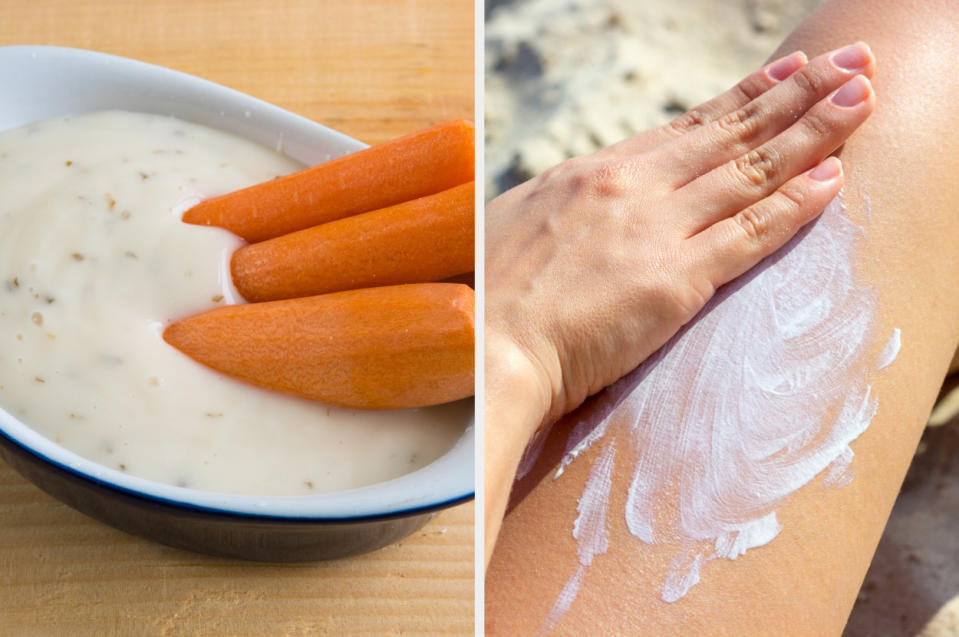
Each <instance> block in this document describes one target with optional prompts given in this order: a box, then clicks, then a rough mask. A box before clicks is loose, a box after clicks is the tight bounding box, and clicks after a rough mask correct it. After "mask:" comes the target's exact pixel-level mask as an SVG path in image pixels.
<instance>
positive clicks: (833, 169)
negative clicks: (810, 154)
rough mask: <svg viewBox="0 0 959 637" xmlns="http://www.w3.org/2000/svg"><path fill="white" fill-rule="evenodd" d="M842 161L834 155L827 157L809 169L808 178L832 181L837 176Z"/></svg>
mask: <svg viewBox="0 0 959 637" xmlns="http://www.w3.org/2000/svg"><path fill="white" fill-rule="evenodd" d="M841 170H842V162H840V161H839V159H838V158H836V157H827V158H826V159H824V160H823V161H822V162H821V163H820V164H819V165H818V166H816V167H815V168H813V169H812V170H810V171H809V178H810V179H815V180H816V181H832V180H833V179H835V178H836V177H838V176H839V173H840V171H841Z"/></svg>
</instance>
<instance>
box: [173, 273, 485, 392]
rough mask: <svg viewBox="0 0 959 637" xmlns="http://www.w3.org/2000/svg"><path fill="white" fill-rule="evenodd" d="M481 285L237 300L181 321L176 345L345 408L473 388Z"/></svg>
mask: <svg viewBox="0 0 959 637" xmlns="http://www.w3.org/2000/svg"><path fill="white" fill-rule="evenodd" d="M473 311H474V297H473V290H472V289H470V288H469V287H467V286H465V285H458V284H455V283H421V284H413V285H397V286H389V287H379V288H366V289H362V290H350V291H347V292H337V293H334V294H325V295H321V296H311V297H304V298H299V299H288V300H284V301H272V302H268V303H253V304H250V305H231V306H227V307H221V308H217V309H215V310H211V311H209V312H205V313H203V314H198V315H196V316H193V317H190V318H187V319H184V320H182V321H179V322H177V323H174V324H172V325H170V326H169V327H167V328H166V330H165V331H164V332H163V338H164V340H166V341H167V343H169V344H170V345H172V346H174V347H176V348H177V349H179V350H180V351H181V352H183V353H184V354H186V355H187V356H190V357H191V358H193V359H194V360H196V361H198V362H200V363H203V364H204V365H207V366H209V367H212V368H213V369H215V370H217V371H219V372H223V373H224V374H229V375H231V376H234V377H236V378H239V379H242V380H245V381H248V382H250V383H253V384H255V385H259V386H261V387H265V388H267V389H274V390H278V391H282V392H288V393H292V394H296V395H299V396H302V397H304V398H309V399H312V400H318V401H322V402H325V403H330V404H333V405H340V406H343V407H355V408H360V409H392V408H402V407H423V406H427V405H436V404H439V403H444V402H449V401H452V400H457V399H459V398H465V397H467V396H471V395H472V394H473V336H474V323H473Z"/></svg>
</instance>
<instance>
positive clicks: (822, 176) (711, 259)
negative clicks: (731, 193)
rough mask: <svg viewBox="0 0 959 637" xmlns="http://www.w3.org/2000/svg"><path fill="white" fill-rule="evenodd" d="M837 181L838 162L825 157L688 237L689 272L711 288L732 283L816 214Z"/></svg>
mask: <svg viewBox="0 0 959 637" xmlns="http://www.w3.org/2000/svg"><path fill="white" fill-rule="evenodd" d="M842 181H843V175H842V164H841V163H840V161H839V159H837V158H836V157H829V158H827V159H826V160H824V161H823V162H822V163H820V164H818V165H817V166H816V167H815V168H813V169H812V170H809V171H807V172H805V173H803V174H802V175H799V176H798V177H794V178H793V179H790V180H789V181H787V182H786V183H785V184H783V186H782V187H781V188H779V190H777V191H776V192H774V193H773V194H771V195H770V196H769V197H766V198H765V199H763V200H762V201H759V202H757V203H756V204H754V205H752V206H750V207H748V208H746V209H744V210H742V211H740V212H739V213H737V214H736V215H734V216H732V217H729V218H727V219H723V220H722V221H720V222H719V223H716V224H714V225H712V226H710V227H708V228H706V229H705V230H703V231H702V232H700V233H699V234H697V235H694V236H693V237H691V238H689V239H688V240H687V241H688V242H689V243H688V246H689V248H690V253H691V254H695V255H700V256H699V260H698V261H697V263H696V264H695V265H694V266H693V268H694V272H695V273H698V274H699V275H700V276H703V277H704V278H705V279H706V280H707V281H708V282H709V283H710V284H711V285H712V287H713V289H715V288H718V287H719V286H721V285H723V284H725V283H728V282H729V281H732V280H733V279H735V278H736V277H738V276H739V275H741V274H743V273H744V272H746V271H747V270H749V269H750V268H752V267H753V266H755V265H756V264H757V263H759V262H760V261H761V260H762V259H764V258H765V257H767V256H769V255H770V254H772V253H773V252H775V251H776V250H778V249H779V248H780V247H782V246H783V245H784V244H785V243H786V242H787V241H789V239H790V238H792V236H793V235H795V234H796V232H798V231H799V229H800V228H802V227H803V226H804V225H806V224H807V223H809V222H810V221H812V220H813V219H815V218H816V217H818V216H819V214H820V213H821V212H822V211H823V210H824V209H825V208H826V205H827V204H828V203H829V202H830V201H832V199H833V198H834V197H835V196H836V195H837V194H838V193H839V189H840V187H841V186H842Z"/></svg>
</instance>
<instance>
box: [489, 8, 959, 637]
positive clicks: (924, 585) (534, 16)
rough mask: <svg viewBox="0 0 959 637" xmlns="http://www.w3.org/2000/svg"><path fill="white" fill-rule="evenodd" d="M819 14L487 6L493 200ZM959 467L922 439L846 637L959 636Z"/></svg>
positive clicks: (729, 80)
mask: <svg viewBox="0 0 959 637" xmlns="http://www.w3.org/2000/svg"><path fill="white" fill-rule="evenodd" d="M818 4H819V0H605V1H603V0H512V1H510V0H498V1H497V0H492V1H489V2H487V5H486V6H487V25H486V92H485V100H486V139H487V144H486V194H487V198H492V197H493V196H495V195H496V194H497V193H499V192H501V191H503V190H505V189H507V188H509V187H512V186H513V185H515V184H517V183H521V182H522V181H525V180H526V179H529V178H530V177H532V176H534V175H536V174H539V173H540V172H542V171H543V170H545V169H547V168H549V167H550V166H553V165H554V164H557V163H559V162H561V161H563V160H564V159H566V158H568V157H573V156H576V155H582V154H586V153H589V152H592V151H594V150H597V149H599V148H601V147H603V146H607V145H609V144H611V143H613V142H615V141H618V140H620V139H622V138H623V137H626V136H628V135H631V134H634V133H638V132H641V131H643V130H646V129H648V128H651V127H654V126H658V125H660V124H663V123H665V122H667V121H669V120H670V119H672V118H673V117H675V116H676V115H677V114H679V113H681V112H683V111H685V110H687V109H688V108H690V107H692V106H695V105H696V104H698V103H700V102H703V101H705V100H706V99H708V98H710V97H712V96H714V95H715V94H717V93H719V92H721V91H723V90H725V89H726V88H728V87H730V86H732V85H733V84H734V83H735V82H736V81H737V80H738V79H740V78H741V77H743V76H744V75H746V74H747V73H749V72H750V71H752V70H754V69H755V68H758V67H759V66H760V65H761V64H762V63H763V62H764V61H765V60H766V58H767V57H768V56H769V55H770V54H771V53H772V51H773V50H774V49H775V48H776V47H777V46H778V44H779V43H780V42H781V41H782V39H783V38H784V37H785V36H786V35H787V34H788V33H789V31H791V30H792V29H793V28H794V27H795V25H796V24H798V23H799V21H800V20H801V19H802V18H803V17H804V16H805V15H806V14H808V13H809V11H811V10H812V9H813V8H814V7H816V6H817V5H818ZM946 420H948V418H947V419H946ZM957 454H959V425H957V424H956V423H955V421H954V420H953V421H951V424H946V425H944V426H942V427H936V428H930V429H929V430H927V432H926V434H925V436H924V438H923V445H921V446H920V451H919V453H917V457H916V460H915V462H914V465H913V467H912V468H911V469H910V474H909V477H908V478H907V480H906V484H905V485H904V488H903V491H902V493H901V494H900V497H899V500H898V501H897V503H896V506H895V509H894V511H893V515H892V517H891V519H890V522H889V524H888V526H887V528H886V531H885V534H884V536H883V539H882V541H881V542H880V545H879V549H878V551H877V553H876V556H875V558H874V560H873V564H872V566H871V568H870V570H869V573H868V575H867V577H866V580H865V583H864V585H863V588H862V590H861V592H860V595H859V600H858V601H857V603H856V606H855V608H854V610H853V613H852V616H851V617H850V621H849V625H848V626H847V628H846V631H845V633H844V635H845V637H867V636H869V637H872V636H875V635H882V636H884V637H886V636H888V637H896V636H899V635H902V636H908V637H912V636H916V635H921V637H945V636H948V635H959V569H957V568H955V563H956V560H957V556H959V533H956V527H957V522H959V457H957ZM951 598H955V599H952V600H951V601H950V599H951Z"/></svg>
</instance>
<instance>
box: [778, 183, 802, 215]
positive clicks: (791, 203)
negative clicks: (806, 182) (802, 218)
mask: <svg viewBox="0 0 959 637" xmlns="http://www.w3.org/2000/svg"><path fill="white" fill-rule="evenodd" d="M779 196H780V197H781V201H782V203H783V204H784V205H785V207H786V208H787V209H790V208H792V209H794V210H798V209H801V208H802V207H803V206H804V205H805V204H806V191H805V190H803V189H802V188H800V187H799V186H794V185H786V186H783V187H782V188H781V189H780V190H779Z"/></svg>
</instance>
